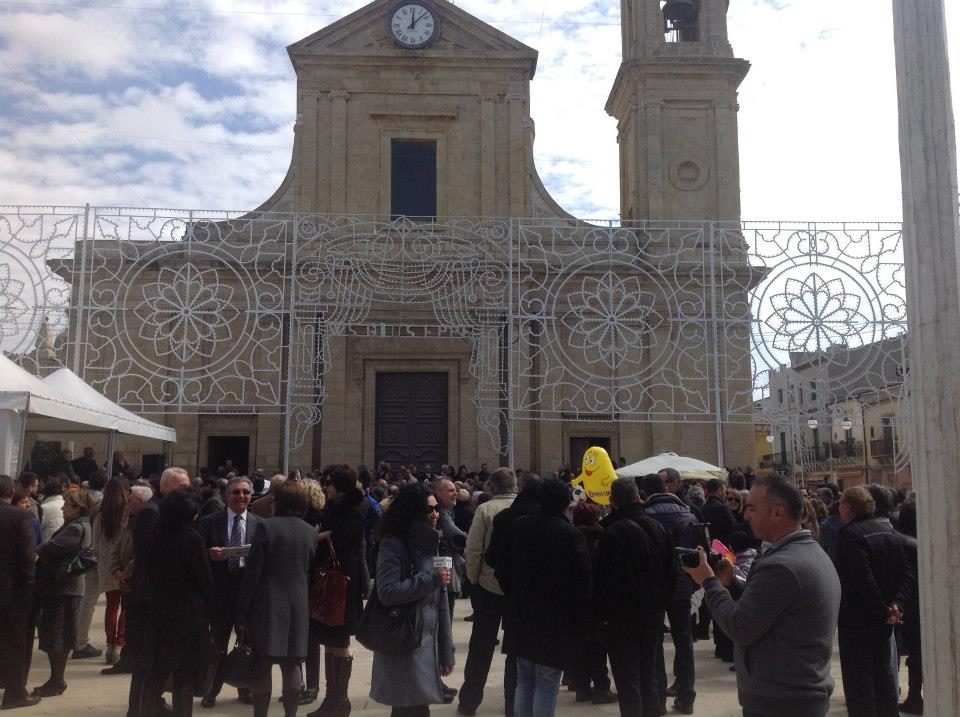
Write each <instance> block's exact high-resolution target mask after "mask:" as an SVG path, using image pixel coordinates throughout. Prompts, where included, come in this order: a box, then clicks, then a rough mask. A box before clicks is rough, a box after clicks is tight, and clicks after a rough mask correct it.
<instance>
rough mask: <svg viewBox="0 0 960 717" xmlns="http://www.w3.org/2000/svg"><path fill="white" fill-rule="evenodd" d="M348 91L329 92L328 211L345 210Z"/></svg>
mask: <svg viewBox="0 0 960 717" xmlns="http://www.w3.org/2000/svg"><path fill="white" fill-rule="evenodd" d="M349 101H350V93H349V92H342V91H339V90H336V91H333V92H331V93H330V102H331V112H330V211H331V212H334V213H338V212H345V211H347V102H349Z"/></svg>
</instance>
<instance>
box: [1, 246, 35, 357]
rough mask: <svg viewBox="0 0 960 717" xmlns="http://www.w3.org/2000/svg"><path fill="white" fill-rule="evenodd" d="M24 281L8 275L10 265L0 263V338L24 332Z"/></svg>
mask: <svg viewBox="0 0 960 717" xmlns="http://www.w3.org/2000/svg"><path fill="white" fill-rule="evenodd" d="M24 286H25V284H24V282H22V281H18V280H17V279H12V278H11V277H10V265H9V264H0V339H7V338H13V337H16V336H18V335H20V334H21V333H24V329H25V327H24V323H23V320H24V319H23V317H24V316H25V315H26V313H27V311H29V308H28V307H27V303H26V302H25V301H24V300H23V290H24Z"/></svg>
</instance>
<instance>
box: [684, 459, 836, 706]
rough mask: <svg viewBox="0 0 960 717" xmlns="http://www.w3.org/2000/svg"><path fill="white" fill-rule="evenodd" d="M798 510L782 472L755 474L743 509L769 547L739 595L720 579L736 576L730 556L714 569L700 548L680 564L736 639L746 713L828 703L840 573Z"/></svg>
mask: <svg viewBox="0 0 960 717" xmlns="http://www.w3.org/2000/svg"><path fill="white" fill-rule="evenodd" d="M802 514H803V498H802V497H801V495H800V490H799V489H798V488H797V487H796V486H795V485H794V484H793V483H790V482H789V481H788V480H787V479H786V478H784V477H783V476H772V477H769V478H757V479H756V481H755V482H754V484H753V488H751V490H750V494H749V496H748V497H747V507H746V512H745V515H746V519H747V521H748V522H749V523H750V526H751V527H752V528H753V533H754V535H756V537H757V538H759V539H760V540H765V541H767V542H769V543H770V547H769V548H768V549H767V550H766V552H765V553H764V554H763V556H762V557H760V558H758V559H757V560H756V561H755V562H754V564H753V567H752V568H751V570H750V579H749V580H747V582H746V585H745V587H744V590H743V594H742V595H741V596H740V599H739V600H737V601H734V599H733V598H732V597H731V596H730V593H729V592H728V591H727V590H726V588H725V587H724V585H730V584H731V583H732V582H733V579H734V573H733V566H732V565H731V564H730V563H728V562H726V561H721V563H720V566H719V567H718V568H717V571H718V572H717V574H716V575H715V574H714V571H713V569H711V567H710V565H709V564H708V561H707V554H706V552H705V551H704V550H703V548H698V550H699V551H700V564H699V565H697V566H696V567H693V568H691V567H684V570H685V571H686V573H687V574H688V575H689V576H690V577H691V578H693V580H694V581H695V582H697V583H698V584H700V585H703V587H704V590H705V598H704V599H705V600H706V601H707V603H708V604H709V606H710V612H711V614H712V615H713V618H714V620H716V622H717V624H718V625H719V626H720V628H721V629H722V630H723V631H724V632H725V633H726V634H727V635H728V636H729V637H730V639H731V640H733V643H734V664H735V665H736V673H737V688H738V690H739V693H740V704H741V705H742V706H743V715H744V717H824V715H826V714H827V711H828V710H829V708H830V695H831V694H833V688H834V681H833V678H832V677H831V676H830V659H831V656H832V654H833V636H834V634H835V633H836V630H837V611H838V610H839V607H840V580H839V578H838V577H837V571H836V570H835V569H834V567H833V563H832V562H830V558H829V557H827V554H826V553H824V552H823V550H822V549H821V548H820V546H819V545H818V544H817V542H816V541H815V540H814V539H813V536H812V535H811V534H810V531H809V530H803V529H802V528H801V526H800V520H801V516H802Z"/></svg>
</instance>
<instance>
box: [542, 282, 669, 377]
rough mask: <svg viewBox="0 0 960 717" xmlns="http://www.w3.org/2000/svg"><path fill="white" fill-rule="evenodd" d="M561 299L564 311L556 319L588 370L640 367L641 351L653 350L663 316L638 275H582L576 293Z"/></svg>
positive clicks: (643, 354)
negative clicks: (625, 366) (564, 306)
mask: <svg viewBox="0 0 960 717" xmlns="http://www.w3.org/2000/svg"><path fill="white" fill-rule="evenodd" d="M566 298H567V301H568V305H569V309H568V310H567V311H566V312H564V313H563V314H562V316H561V317H560V321H561V323H562V324H563V326H565V327H566V329H567V331H568V340H569V345H570V346H571V347H572V348H576V349H579V350H580V352H581V355H582V357H583V360H584V361H585V362H586V363H587V364H588V365H589V366H595V365H600V364H602V365H604V366H606V367H607V368H609V369H611V370H613V369H618V368H620V367H621V366H623V365H625V364H635V365H640V364H641V363H643V362H644V356H645V352H646V351H648V350H652V349H655V348H656V347H657V343H658V341H657V335H656V331H657V329H659V328H660V327H661V326H662V325H663V324H664V318H663V316H661V315H660V313H659V312H658V311H657V308H656V302H657V297H656V294H655V293H653V292H652V291H648V290H646V289H645V288H644V287H643V286H642V285H641V282H640V279H639V278H638V277H637V276H626V277H624V276H621V275H620V274H618V273H617V272H615V271H613V270H609V271H606V272H605V273H603V274H600V275H596V276H583V277H582V278H581V279H580V285H579V290H577V291H572V292H570V293H569V294H567V297H566ZM647 360H649V357H647Z"/></svg>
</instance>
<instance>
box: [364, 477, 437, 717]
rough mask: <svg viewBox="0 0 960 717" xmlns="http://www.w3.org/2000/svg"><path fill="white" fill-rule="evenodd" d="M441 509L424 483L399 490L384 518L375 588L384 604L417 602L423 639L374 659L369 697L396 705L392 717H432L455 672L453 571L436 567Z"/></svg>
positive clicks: (376, 656)
mask: <svg viewBox="0 0 960 717" xmlns="http://www.w3.org/2000/svg"><path fill="white" fill-rule="evenodd" d="M439 511H440V507H439V506H438V505H437V499H436V498H435V497H434V495H433V493H431V492H430V490H429V489H428V488H427V486H425V485H423V484H421V483H414V484H408V485H405V486H403V487H402V488H400V491H399V492H398V493H397V496H396V498H394V500H393V502H392V503H391V505H390V508H389V509H388V510H387V512H386V513H385V514H384V516H383V522H382V524H381V525H382V530H383V542H382V543H381V544H380V554H379V557H378V558H377V581H376V590H377V595H378V597H379V598H380V601H381V602H382V603H383V604H384V605H386V606H388V607H389V606H393V605H406V604H409V603H416V605H417V609H418V610H419V611H420V617H421V619H422V621H423V640H422V642H421V643H420V647H418V648H417V649H416V650H414V651H413V652H410V653H407V654H404V655H384V654H381V653H374V655H373V677H372V680H371V686H370V697H371V698H372V699H373V700H375V701H377V702H380V703H381V704H385V705H390V706H392V707H393V710H392V711H391V713H390V714H391V715H392V717H429V714H430V705H431V704H441V703H443V701H444V699H443V687H442V685H441V682H440V678H441V677H446V676H447V675H449V674H450V673H451V672H453V664H454V662H453V635H452V631H451V627H450V613H449V606H448V604H447V595H446V586H447V585H449V584H450V578H451V570H450V569H449V568H436V567H434V558H435V557H437V555H438V552H439V544H440V534H439V532H438V531H437V519H438V518H439V515H440V513H439Z"/></svg>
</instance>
